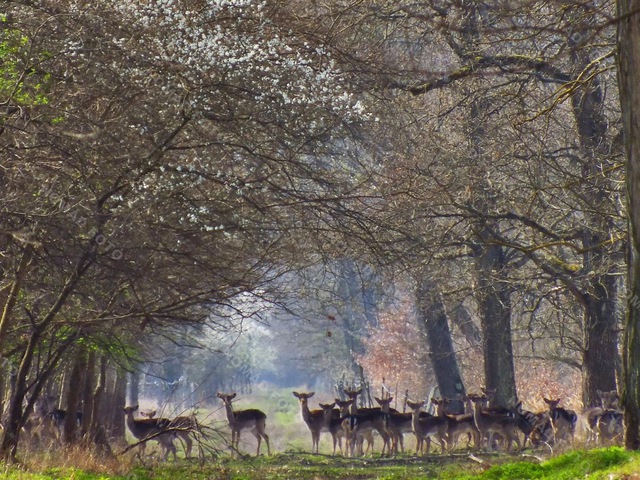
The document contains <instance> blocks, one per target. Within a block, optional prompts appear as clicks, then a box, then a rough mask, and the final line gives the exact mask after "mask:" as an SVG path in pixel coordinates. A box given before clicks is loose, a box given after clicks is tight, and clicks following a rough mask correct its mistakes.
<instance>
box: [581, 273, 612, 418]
mask: <svg viewBox="0 0 640 480" xmlns="http://www.w3.org/2000/svg"><path fill="white" fill-rule="evenodd" d="M598 278H599V280H600V282H601V283H600V284H598V285H592V286H591V288H592V290H593V292H594V293H593V295H589V294H587V295H586V300H587V302H586V303H587V305H586V307H585V309H584V326H583V329H584V347H583V356H582V365H583V372H582V396H583V404H584V406H585V407H592V406H597V401H598V398H599V397H598V393H597V392H598V390H602V391H606V392H609V391H611V390H616V357H617V351H618V333H617V328H618V317H617V316H616V315H615V309H616V300H615V298H614V297H611V296H610V295H615V292H616V285H615V283H616V279H615V277H614V276H613V275H600V276H598Z"/></svg>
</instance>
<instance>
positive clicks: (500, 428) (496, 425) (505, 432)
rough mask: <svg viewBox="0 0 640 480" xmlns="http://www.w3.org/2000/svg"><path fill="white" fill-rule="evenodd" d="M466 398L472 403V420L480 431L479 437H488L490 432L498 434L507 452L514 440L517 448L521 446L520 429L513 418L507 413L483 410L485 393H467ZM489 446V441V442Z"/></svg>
mask: <svg viewBox="0 0 640 480" xmlns="http://www.w3.org/2000/svg"><path fill="white" fill-rule="evenodd" d="M467 398H468V400H469V401H470V402H471V403H473V420H474V422H475V424H476V427H477V428H478V431H479V432H480V436H481V439H483V438H485V437H487V438H490V437H491V435H492V434H495V433H497V434H499V435H500V436H501V437H502V438H503V439H504V441H505V442H506V444H507V452H510V451H511V446H512V444H513V443H514V442H515V443H516V445H517V447H518V450H520V449H521V448H522V444H521V443H520V433H521V430H520V428H519V427H518V422H517V420H516V419H515V418H513V417H512V416H509V415H495V414H490V413H486V412H484V411H483V405H484V404H485V403H486V401H487V397H486V395H473V394H469V395H467ZM489 448H491V442H489Z"/></svg>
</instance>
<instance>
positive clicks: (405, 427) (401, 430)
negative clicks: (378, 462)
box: [374, 397, 413, 454]
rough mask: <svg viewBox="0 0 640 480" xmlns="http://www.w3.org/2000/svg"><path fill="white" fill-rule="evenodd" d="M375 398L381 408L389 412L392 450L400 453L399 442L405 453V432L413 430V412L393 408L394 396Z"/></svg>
mask: <svg viewBox="0 0 640 480" xmlns="http://www.w3.org/2000/svg"><path fill="white" fill-rule="evenodd" d="M374 400H375V401H376V402H377V403H378V405H380V410H382V411H383V412H385V413H388V414H389V427H388V428H389V433H390V434H391V451H392V453H394V454H397V453H398V443H399V444H400V449H401V451H402V453H404V434H405V433H408V432H411V431H412V428H413V427H412V425H413V415H412V414H411V413H399V412H397V411H393V409H391V402H392V401H393V397H389V398H378V397H374Z"/></svg>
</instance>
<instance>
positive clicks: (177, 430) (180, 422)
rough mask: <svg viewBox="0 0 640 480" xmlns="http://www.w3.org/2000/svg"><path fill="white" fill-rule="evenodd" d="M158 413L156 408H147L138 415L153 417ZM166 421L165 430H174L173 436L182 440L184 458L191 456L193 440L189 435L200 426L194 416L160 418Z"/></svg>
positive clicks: (198, 429)
mask: <svg viewBox="0 0 640 480" xmlns="http://www.w3.org/2000/svg"><path fill="white" fill-rule="evenodd" d="M157 414H158V411H157V410H149V411H146V412H140V415H141V416H143V417H145V418H154V417H155V416H156V415H157ZM162 420H163V421H164V422H165V423H167V425H168V426H167V430H169V431H172V432H174V434H175V436H176V437H177V438H179V439H180V440H181V441H182V442H184V456H185V458H190V457H191V451H192V449H193V440H192V439H191V435H193V434H194V433H195V432H199V431H200V426H199V425H198V421H197V419H196V418H195V416H188V417H187V416H179V417H175V418H173V419H171V420H169V419H162Z"/></svg>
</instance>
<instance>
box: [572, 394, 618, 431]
mask: <svg viewBox="0 0 640 480" xmlns="http://www.w3.org/2000/svg"><path fill="white" fill-rule="evenodd" d="M597 394H598V398H599V400H600V405H601V406H599V407H591V408H587V409H586V410H585V411H584V412H582V415H580V419H581V424H582V426H583V428H584V430H585V431H586V434H587V438H586V441H587V443H589V442H593V443H599V441H601V440H602V437H601V436H600V429H599V428H598V423H599V420H600V417H602V415H603V414H605V412H607V411H612V412H620V410H619V407H618V402H619V400H620V397H619V396H618V392H617V391H615V390H612V391H610V392H603V391H601V390H598V391H597ZM607 417H608V418H609V419H610V418H613V417H612V415H610V414H609V415H607ZM605 423H607V422H606V421H605Z"/></svg>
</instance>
